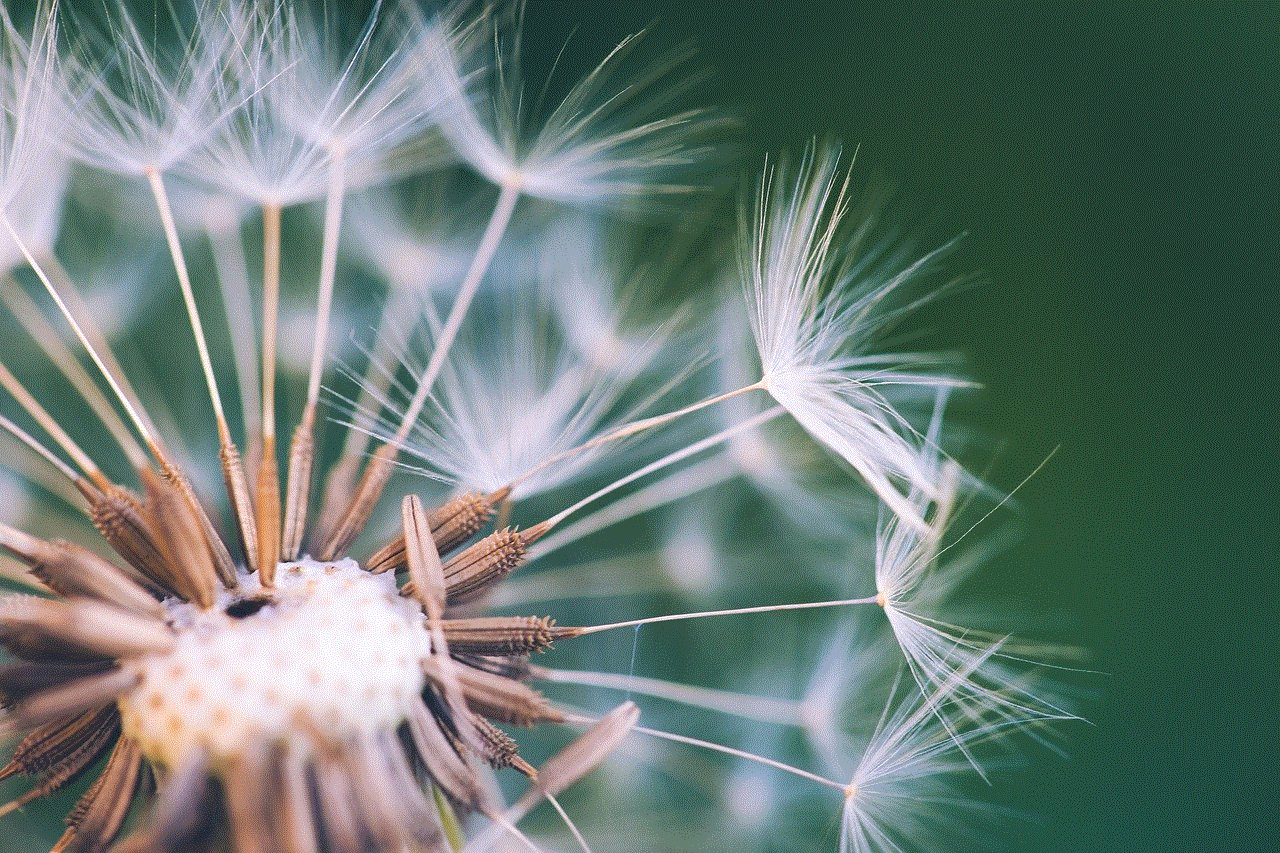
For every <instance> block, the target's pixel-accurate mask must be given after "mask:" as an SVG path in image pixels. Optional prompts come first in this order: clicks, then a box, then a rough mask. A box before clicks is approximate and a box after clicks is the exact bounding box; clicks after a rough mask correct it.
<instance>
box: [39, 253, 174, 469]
mask: <svg viewBox="0 0 1280 853" xmlns="http://www.w3.org/2000/svg"><path fill="white" fill-rule="evenodd" d="M41 263H42V264H43V265H44V267H45V272H47V273H48V274H49V275H50V276H51V277H52V279H53V280H54V281H55V282H57V286H58V288H59V290H58V292H59V294H61V296H62V297H63V298H64V299H66V307H67V308H68V309H70V312H71V317H74V318H75V320H76V322H77V323H78V324H79V326H80V328H81V329H82V330H83V331H84V333H85V334H86V335H87V336H88V338H89V341H90V342H91V343H92V344H93V350H92V351H91V352H90V353H89V354H90V355H91V356H92V355H93V354H94V352H96V353H97V355H98V356H101V358H102V364H104V365H106V369H107V370H108V371H110V376H108V377H107V379H108V382H111V381H112V380H114V382H115V383H116V384H118V385H119V387H120V390H121V391H122V392H123V393H124V395H125V396H126V397H127V399H128V400H129V402H130V403H131V404H132V405H133V408H134V410H135V411H136V412H137V414H138V417H139V418H140V419H141V420H142V424H143V426H144V427H145V429H142V430H139V433H140V434H141V435H142V439H143V443H144V444H146V445H147V446H148V448H149V449H150V448H151V446H152V445H157V444H160V430H159V428H158V427H157V426H156V422H157V420H159V421H161V422H164V423H173V422H174V419H173V414H172V412H170V411H169V410H168V409H167V407H166V406H165V404H164V400H163V399H162V398H160V397H158V396H157V395H151V399H150V400H149V401H148V405H147V406H146V407H145V408H144V407H143V405H142V395H140V394H139V393H138V391H137V389H135V388H134V387H133V385H132V384H131V383H130V382H129V376H128V374H127V373H126V372H125V369H124V367H123V365H121V364H120V362H119V360H118V359H117V358H116V356H115V353H114V352H112V350H111V345H110V343H109V342H108V341H107V338H106V336H105V335H104V334H103V333H102V329H101V327H100V326H99V324H98V323H97V322H96V317H95V315H94V309H93V307H92V306H90V305H89V303H88V302H86V301H85V299H84V297H82V296H81V295H80V292H79V291H78V290H77V289H76V287H75V284H74V283H73V282H72V281H71V275H70V273H68V272H67V271H66V269H64V268H63V267H62V265H61V264H60V263H58V259H57V258H55V257H53V256H52V255H50V256H47V257H44V258H41ZM73 331H74V327H73ZM81 343H83V341H81ZM95 363H96V362H95ZM168 453H169V451H168V450H167V449H165V448H163V447H162V455H163V456H165V457H167V456H168Z"/></svg>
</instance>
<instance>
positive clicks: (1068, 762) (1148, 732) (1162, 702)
mask: <svg viewBox="0 0 1280 853" xmlns="http://www.w3.org/2000/svg"><path fill="white" fill-rule="evenodd" d="M528 22H529V29H528V31H527V32H528V40H527V48H528V49H529V50H530V51H531V52H532V51H534V50H535V46H536V45H544V46H546V45H553V46H557V47H558V46H559V45H560V44H561V43H562V42H563V39H564V38H565V36H566V34H567V33H568V32H569V31H570V30H571V29H572V28H574V27H576V28H577V32H576V35H575V36H574V39H573V41H572V42H571V44H573V45H576V46H581V51H580V53H581V54H582V55H583V56H599V55H600V52H601V51H602V50H603V49H604V48H605V46H606V45H607V44H608V43H611V42H614V41H616V40H617V38H618V37H619V36H620V35H622V34H623V33H625V32H630V31H632V30H634V29H636V28H638V27H642V26H644V25H646V24H648V23H650V22H656V23H655V25H654V30H655V40H656V41H658V42H661V43H662V44H676V43H680V42H682V41H686V40H688V41H692V42H693V43H694V44H695V46H696V48H697V59H696V62H695V64H699V65H705V66H707V67H710V68H711V69H713V70H714V72H715V75H716V76H715V79H714V80H713V81H712V83H711V85H710V89H711V96H710V97H711V100H712V101H714V102H717V103H729V104H732V105H734V106H735V107H737V108H739V109H740V110H741V111H742V114H743V115H744V116H745V118H746V131H747V132H746V133H745V136H746V138H747V140H748V142H749V144H750V145H751V146H752V147H753V149H755V151H756V152H757V153H758V152H760V151H772V150H785V149H790V150H798V149H799V148H800V147H801V146H802V145H803V144H804V143H805V141H806V140H808V139H809V138H810V137H812V136H814V135H819V136H821V135H825V134H831V135H833V136H835V137H837V138H840V139H843V140H845V141H846V142H847V143H849V144H850V145H853V144H858V145H860V146H861V148H860V152H859V155H858V157H859V161H860V164H862V166H863V167H865V168H866V169H868V170H870V172H871V173H872V174H878V175H880V176H882V177H883V179H884V180H885V181H886V182H887V183H888V184H890V185H892V186H894V187H896V188H897V197H898V199H899V202H900V203H901V204H902V205H904V206H906V207H907V208H909V209H911V210H914V211H915V212H917V213H918V214H920V215H924V216H928V217H929V218H930V219H931V220H932V224H933V225H936V227H938V228H941V229H942V230H943V231H944V232H947V233H959V232H961V231H964V232H967V233H968V236H967V237H966V238H965V240H964V242H963V246H962V248H961V250H960V252H959V253H958V254H957V255H956V256H955V258H954V259H953V262H952V265H953V266H954V267H957V268H958V269H961V270H971V271H972V270H977V271H980V272H981V273H983V275H984V279H985V280H984V281H983V283H982V284H981V285H980V286H978V287H976V288H974V289H972V290H969V291H966V292H964V293H961V294H959V295H957V296H955V297H953V298H950V299H948V300H947V301H946V303H945V304H944V305H942V306H939V307H938V308H937V309H935V310H934V312H933V314H934V315H935V316H933V317H932V318H931V319H932V322H933V324H934V326H935V327H936V328H937V329H938V333H939V335H940V337H942V338H943V339H944V340H945V341H949V342H953V343H956V344H958V345H960V346H961V347H962V348H963V349H964V350H965V351H966V352H967V354H968V356H969V359H970V362H971V364H972V365H973V371H974V374H975V375H976V376H977V377H978V378H979V379H981V380H983V381H984V382H985V383H986V384H987V386H988V391H987V397H986V399H985V404H984V409H983V412H982V414H981V418H982V422H983V424H984V425H985V426H988V427H990V428H992V429H993V430H994V431H995V432H996V433H997V434H1003V435H1005V436H1008V439H1009V440H1008V443H1007V445H1006V446H1005V448H1004V450H1003V452H1002V453H1001V455H1000V456H999V458H998V460H997V465H996V471H995V472H994V474H993V476H994V477H995V479H996V481H997V482H999V483H1000V484H1002V485H1005V486H1010V485H1012V484H1014V483H1016V482H1017V480H1018V479H1020V478H1021V476H1022V475H1023V474H1025V473H1027V472H1028V471H1030V470H1031V469H1032V468H1034V466H1035V465H1036V464H1037V463H1038V462H1039V461H1040V460H1041V459H1042V458H1043V457H1044V456H1045V454H1046V453H1047V452H1049V451H1050V450H1052V449H1053V448H1054V447H1057V446H1060V448H1061V449H1060V450H1059V451H1058V453H1057V454H1056V455H1055V456H1054V457H1053V459H1052V461H1051V462H1050V463H1049V464H1048V465H1047V466H1046V467H1045V469H1044V470H1043V471H1041V472H1040V473H1039V474H1038V475H1037V476H1036V477H1035V478H1033V479H1032V481H1031V482H1030V483H1029V484H1028V485H1027V486H1026V487H1025V488H1024V490H1023V491H1022V492H1021V497H1022V507H1023V512H1024V514H1025V526H1026V536H1025V538H1024V539H1023V541H1022V542H1021V543H1020V544H1019V545H1018V546H1017V547H1016V548H1014V549H1013V551H1011V552H1010V553H1009V554H1007V555H1005V556H1004V557H1002V558H1001V559H1000V560H999V564H998V566H997V567H996V570H995V572H994V573H993V574H992V575H989V576H988V577H990V578H992V583H993V586H995V587H996V588H997V589H996V590H995V591H999V592H1008V591H1014V592H1015V594H1018V595H1023V596H1026V597H1029V598H1032V599H1035V600H1037V601H1039V602H1040V603H1042V604H1052V603H1053V602H1057V603H1059V604H1060V609H1061V610H1062V611H1065V612H1067V613H1070V614H1074V619H1075V622H1076V626H1077V631H1076V636H1078V638H1079V639H1080V640H1081V641H1082V642H1084V643H1085V644H1087V645H1089V646H1090V647H1092V648H1093V650H1094V660H1093V663H1092V664H1091V665H1092V666H1093V667H1095V668H1096V669H1098V670H1100V671H1102V672H1103V673H1105V675H1103V676H1102V677H1100V678H1098V679H1097V684H1098V687H1099V690H1100V696H1099V698H1098V700H1097V701H1096V703H1095V704H1094V705H1093V706H1092V707H1091V708H1090V710H1089V712H1088V716H1089V718H1090V720H1091V723H1092V724H1091V725H1090V726H1081V727H1078V728H1077V729H1075V730H1074V731H1073V732H1072V733H1071V735H1070V737H1069V739H1068V742H1067V746H1066V748H1067V752H1068V757H1067V758H1066V759H1065V760H1063V761H1053V760H1049V761H1044V762H1040V763H1039V769H1038V771H1037V776H1036V777H1035V778H1034V779H1032V780H1030V781H1029V782H1028V783H1027V787H1026V790H1025V791H1024V792H1022V794H1023V802H1022V804H1023V805H1024V806H1026V807H1027V808H1029V809H1032V810H1038V811H1040V812H1042V813H1043V815H1044V822H1043V823H1042V824H1041V825H1032V826H1029V827H1027V828H1026V830H1025V832H1026V834H1025V836H1024V837H1022V838H1021V839H1020V841H1018V842H1016V843H1015V847H1016V848H1017V849H1021V850H1027V851H1041V850H1045V851H1048V850H1064V851H1095V850H1229V851H1233V853H1241V851H1266V850H1275V849H1280V836H1277V834H1276V829H1275V828H1274V827H1275V824H1276V821H1275V820H1274V817H1275V811H1276V796H1277V795H1276V784H1275V783H1276V773H1275V756H1276V745H1277V721H1276V714H1275V705H1276V701H1277V698H1278V697H1280V693H1278V691H1277V688H1276V686H1275V684H1276V681H1277V676H1278V675H1280V671H1278V669H1280V668H1278V667H1277V666H1276V656H1275V652H1274V649H1275V645H1276V643H1275V639H1274V633H1275V630H1276V627H1277V622H1278V621H1280V620H1277V618H1276V608H1275V606H1274V600H1275V580H1274V579H1275V577H1276V550H1277V547H1276V546H1277V535H1276V531H1277V521H1276V500H1275V497H1274V495H1275V489H1276V482H1277V481H1276V475H1277V473H1280V472H1278V466H1277V464H1276V462H1277V459H1276V456H1277V454H1276V439H1277V429H1276V426H1275V424H1276V419H1277V415H1278V414H1280V407H1278V406H1277V395H1276V386H1275V382H1276V380H1277V378H1280V371H1277V358H1276V349H1277V334H1276V326H1277V324H1276V322H1275V321H1276V317H1277V296H1276V290H1277V286H1276V285H1277V275H1276V261H1277V252H1276V243H1277V241H1276V226H1277V219H1276V216H1275V205H1276V200H1277V188H1278V187H1280V182H1278V181H1277V171H1278V166H1277V164H1278V162H1280V156H1278V155H1280V150H1278V149H1277V146H1276V144H1275V141H1274V140H1275V137H1276V135H1277V120H1278V119H1280V106H1278V104H1280V37H1278V36H1277V33H1280V6H1277V5H1274V4H1252V5H1250V4H1240V5H1235V4H1221V5H1219V4H1211V5H1206V6H1203V7H1198V8H1197V7H1191V8H1180V7H1176V6H1155V7H1146V6H1122V7H1118V8H1117V7H1112V6H1100V7H1086V8H1077V9H1057V8H1042V7H1041V6H1039V5H1031V6H1029V7H1023V8H1019V7H1009V6H1005V5H996V6H984V7H980V8H963V7H962V8H956V7H954V6H950V5H948V6H945V7H943V8H913V9H896V8H895V9H888V8H884V7H882V6H881V5H880V4H866V3H849V2H821V3H818V2H800V3H788V4H779V3H766V2H748V3H741V4H710V3H702V2H699V3H696V4H686V3H678V2H657V1H656V0H629V2H608V3H599V2H555V3H541V2H535V3H531V4H530V8H529V15H528ZM750 156H751V155H750V154H748V157H750Z"/></svg>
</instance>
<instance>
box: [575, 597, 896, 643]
mask: <svg viewBox="0 0 1280 853" xmlns="http://www.w3.org/2000/svg"><path fill="white" fill-rule="evenodd" d="M879 603H880V597H879V596H878V595H872V596H869V597H867V598H842V599H838V600H836V601H801V602H797V603H795V604H761V605H759V606H756V607H735V608H733V609H730V610H702V611H699V612H696V613H668V614H666V615H663V616H650V617H648V618H647V619H632V620H631V621H629V622H613V623H611V624H608V625H590V626H588V627H585V628H578V629H577V631H578V636H581V635H583V634H598V633H600V632H601V631H614V630H617V629H618V628H634V627H636V626H637V625H653V624H654V623H657V622H678V621H681V620H684V619H705V618H707V617H708V616H741V615H743V614H746V613H777V612H781V611H784V610H814V609H818V608H823V607H852V606H854V605H861V604H879Z"/></svg>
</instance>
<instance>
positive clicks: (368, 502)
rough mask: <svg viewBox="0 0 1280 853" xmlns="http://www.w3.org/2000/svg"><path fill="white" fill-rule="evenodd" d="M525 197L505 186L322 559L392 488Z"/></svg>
mask: <svg viewBox="0 0 1280 853" xmlns="http://www.w3.org/2000/svg"><path fill="white" fill-rule="evenodd" d="M519 198H520V186H519V184H515V183H511V184H505V185H504V186H503V187H502V192H501V194H500V195H499V196H498V203H497V205H496V206H495V207H494V209H493V214H492V215H491V216H490V218H489V225H488V227H486V228H485V231H484V236H483V238H482V239H481V241H480V248H479V249H477V250H476V254H475V257H474V258H473V260H472V262H471V267H470V269H468V270H467V275H466V278H465V279H463V282H462V287H461V289H460V290H459V291H458V296H457V298H456V299H455V300H454V303H453V309H452V310H451V311H450V312H449V318H448V319H447V320H446V321H445V324H444V328H442V329H441V331H440V334H439V336H438V337H437V338H436V345H435V349H434V351H432V353H431V359H430V360H429V361H428V362H427V367H426V369H425V370H423V371H422V376H421V377H420V378H419V380H418V389H417V391H416V392H415V394H414V396H413V400H412V401H410V403H409V406H408V408H407V409H405V412H404V415H403V417H402V418H401V421H400V426H399V428H398V429H397V430H396V433H395V435H394V436H392V437H391V439H390V440H389V441H387V442H386V443H384V444H383V445H382V446H381V447H380V448H378V450H376V451H375V452H374V455H373V458H372V459H371V460H370V461H369V464H368V465H366V466H365V469H364V473H363V474H362V475H361V478H360V482H359V483H358V484H357V485H356V488H355V492H354V494H352V496H351V500H350V501H349V502H348V504H347V510H346V512H345V513H343V516H342V519H341V521H340V522H339V523H338V525H337V527H336V528H335V529H334V531H333V532H332V533H331V534H330V535H329V539H328V541H327V542H326V543H325V546H324V548H323V549H321V552H320V558H321V559H326V560H328V559H333V558H335V557H337V556H338V555H339V554H342V553H343V552H345V551H346V549H347V547H348V546H349V545H350V544H351V542H352V541H353V540H354V539H355V537H356V536H357V535H358V534H359V532H360V530H361V529H362V528H363V527H364V525H365V522H366V521H368V519H369V515H370V513H372V512H373V508H374V506H376V505H377V502H378V498H380V497H381V496H382V490H383V489H384V488H386V485H387V480H388V479H389V478H390V473H391V465H392V464H393V463H394V461H395V457H396V454H397V453H398V452H399V448H400V447H401V446H402V445H403V444H404V440H405V439H406V438H407V437H408V436H409V433H410V432H412V431H413V427H414V423H415V422H416V421H417V419H418V415H419V414H421V412H422V407H423V406H424V405H426V402H427V396H428V395H429V394H430V393H431V387H432V386H433V385H434V384H435V381H436V377H438V376H439V375H440V370H441V368H443V366H444V360H445V357H446V356H448V354H449V348H450V347H451V346H452V345H453V341H454V338H456V337H457V335H458V331H459V330H460V329H461V328H462V320H463V318H464V317H465V316H466V313H467V308H468V307H469V306H470V305H471V300H472V299H473V298H474V297H475V295H476V290H477V288H479V286H480V280H481V279H482V278H483V277H484V274H485V272H486V271H487V270H488V269H489V263H490V262H491V261H492V260H493V255H494V253H495V252H496V251H497V250H498V243H499V241H500V240H501V239H502V235H503V233H505V232H506V230H507V225H508V224H510V222H511V214H512V213H514V212H515V207H516V201H517V200H519Z"/></svg>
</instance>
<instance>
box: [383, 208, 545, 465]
mask: <svg viewBox="0 0 1280 853" xmlns="http://www.w3.org/2000/svg"><path fill="white" fill-rule="evenodd" d="M519 198H520V185H519V184H517V183H508V184H504V185H503V187H502V192H501V194H499V196H498V203H497V204H496V205H495V206H494V209H493V214H492V215H491V216H490V217H489V225H488V226H487V227H486V228H485V230H484V236H483V237H482V238H481V240H480V248H479V249H477V250H476V254H475V258H474V259H473V260H472V262H471V267H470V269H468V270H467V275H466V278H464V279H463V281H462V287H461V288H459V290H458V296H457V298H456V299H455V300H454V302H453V308H452V309H451V310H450V311H449V317H448V319H447V320H445V324H444V328H443V329H441V330H440V335H439V336H438V337H437V338H436V342H435V349H434V350H432V352H431V359H430V360H429V361H428V362H427V367H426V369H425V370H423V371H422V377H421V378H420V379H419V380H418V390H417V392H416V393H415V394H414V397H413V400H412V401H410V403H409V407H408V408H407V409H406V410H405V413H404V417H403V418H402V419H401V422H400V428H399V429H398V430H396V434H395V437H394V438H393V439H392V443H394V444H401V443H402V442H404V440H405V439H406V438H407V437H408V436H409V432H410V431H411V430H412V429H413V425H414V422H415V421H417V419H418V415H419V414H421V412H422V407H423V406H424V405H425V404H426V402H427V395H428V394H430V393H431V388H432V386H434V385H435V382H436V378H437V377H438V376H439V375H440V370H441V368H443V367H444V360H445V358H447V357H448V355H449V349H450V347H452V346H453V341H454V339H455V338H456V337H457V336H458V331H459V330H460V329H461V328H462V320H463V318H464V317H466V314H467V309H468V308H469V307H470V306H471V300H472V299H474V298H475V295H476V291H477V290H478V289H479V287H480V280H481V279H482V278H484V274H485V272H486V271H487V270H488V269H489V263H490V262H491V261H492V260H493V255H494V253H495V252H497V250H498V243H499V241H500V240H501V239H502V235H503V234H504V233H505V232H506V230H507V225H509V224H510V222H511V214H512V213H514V212H515V209H516V201H517V200H518V199H519Z"/></svg>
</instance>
